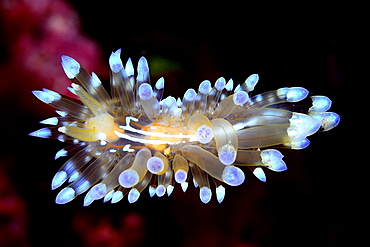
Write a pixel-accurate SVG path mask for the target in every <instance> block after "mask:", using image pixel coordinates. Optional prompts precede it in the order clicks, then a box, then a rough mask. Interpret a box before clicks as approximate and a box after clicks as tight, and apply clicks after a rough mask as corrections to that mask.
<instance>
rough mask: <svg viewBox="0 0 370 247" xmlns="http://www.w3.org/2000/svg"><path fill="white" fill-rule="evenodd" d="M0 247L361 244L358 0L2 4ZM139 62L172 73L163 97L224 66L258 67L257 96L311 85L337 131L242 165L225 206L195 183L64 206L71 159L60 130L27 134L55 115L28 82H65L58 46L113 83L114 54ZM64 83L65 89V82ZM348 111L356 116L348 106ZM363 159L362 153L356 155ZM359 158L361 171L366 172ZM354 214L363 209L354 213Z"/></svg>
mask: <svg viewBox="0 0 370 247" xmlns="http://www.w3.org/2000/svg"><path fill="white" fill-rule="evenodd" d="M0 4H1V24H2V25H1V36H0V38H1V41H0V55H1V61H0V62H1V63H0V80H1V81H0V87H1V90H0V91H1V92H0V106H1V108H0V112H1V114H2V117H1V119H2V121H1V124H0V127H1V130H2V138H1V139H2V140H3V146H2V148H1V150H0V178H1V179H0V198H1V199H0V246H1V245H4V246H41V245H49V246H50V245H53V246H149V245H161V246H243V247H247V246H248V247H250V246H253V247H256V246H262V247H263V246H354V245H355V243H356V241H358V240H359V238H358V235H360V233H359V232H358V231H357V226H360V223H361V222H358V221H357V220H358V219H361V217H362V216H361V215H357V214H356V213H358V212H360V207H361V206H360V205H359V203H358V202H357V199H358V194H356V191H358V188H359V187H360V186H359V185H357V181H358V177H359V175H358V173H360V172H361V168H359V167H358V166H357V164H360V165H363V166H366V165H367V164H366V162H367V161H357V158H356V157H357V156H358V155H360V154H356V152H357V151H355V148H356V147H352V146H353V145H354V144H359V143H356V140H355V139H354V138H355V135H354V134H352V132H350V131H353V129H352V128H351V129H350V121H354V119H353V113H352V112H353V111H354V110H355V108H357V107H359V106H358V104H356V103H358V101H357V99H356V95H355V94H354V93H355V91H356V90H358V89H359V88H360V87H358V83H359V82H361V81H363V79H362V78H360V76H359V75H358V73H356V72H357V71H360V70H361V69H362V65H361V62H360V61H361V57H362V56H363V55H362V45H363V44H362V43H363V39H362V38H361V34H362V33H364V30H366V29H363V28H362V27H361V25H362V23H363V21H362V16H361V14H360V13H359V12H358V11H359V10H360V9H361V8H360V7H353V6H352V7H353V8H348V6H338V5H337V4H329V5H322V6H316V5H308V4H307V5H306V4H300V5H297V6H291V5H288V4H287V5H284V4H282V3H279V4H276V3H275V4H273V5H270V4H269V3H260V4H259V5H257V4H251V3H249V2H247V3H241V4H239V5H235V4H233V3H232V2H230V3H229V2H222V4H220V5H215V4H211V5H209V4H208V5H206V4H202V3H200V2H198V3H196V4H192V3H188V2H184V3H176V4H173V5H171V6H168V5H159V4H158V3H156V2H152V3H150V4H146V3H144V2H139V3H137V4H132V3H130V2H121V1H105V2H96V3H92V1H69V2H65V1H62V0H58V1H47V0H39V1H34V2H28V1H21V0H17V1H5V0H2V1H0ZM118 48H122V53H121V54H122V55H121V57H122V60H123V61H125V60H126V59H127V58H128V57H131V58H132V60H133V62H134V64H135V65H136V63H137V61H138V59H139V58H140V57H141V56H142V55H145V57H146V58H147V59H148V62H149V66H150V68H151V75H152V82H155V81H156V80H157V79H158V78H159V77H161V76H164V77H165V82H166V84H165V96H168V95H172V96H175V97H180V96H181V97H182V95H183V93H184V92H185V91H186V89H187V88H189V87H191V88H194V89H197V87H198V85H199V83H200V82H201V81H203V80H205V79H209V80H210V81H211V82H212V83H214V82H215V81H216V79H217V78H218V77H220V76H224V77H225V78H226V79H229V78H233V80H234V82H235V83H242V82H244V80H245V79H246V78H247V77H248V76H249V75H250V74H252V73H258V74H259V76H260V81H259V83H258V84H257V86H256V88H255V94H257V93H262V92H265V91H268V90H273V89H277V88H280V87H284V86H302V87H305V88H307V89H308V90H309V91H310V92H311V93H312V94H318V95H326V96H328V97H329V98H330V99H332V101H333V106H332V109H331V111H334V112H337V113H338V114H339V115H341V117H342V119H341V123H340V124H339V126H338V127H336V128H335V129H333V130H331V131H329V132H326V133H320V134H317V135H314V136H312V137H310V140H311V145H310V146H309V147H308V148H306V149H305V150H302V151H291V150H287V151H283V154H284V155H285V158H284V160H285V161H286V163H287V165H288V170H287V171H285V172H283V173H274V172H270V171H266V174H267V182H266V183H262V182H260V181H257V179H255V178H254V176H253V175H252V174H251V173H248V172H246V178H247V179H246V181H245V182H244V184H243V185H241V186H239V187H233V188H231V187H227V188H226V197H225V200H224V202H223V203H222V204H218V203H217V201H216V199H215V196H214V197H213V198H212V200H211V202H210V203H208V204H207V205H204V204H203V203H202V202H201V201H200V200H199V196H198V193H199V191H198V189H195V188H194V187H193V185H190V184H189V189H188V191H187V192H186V193H183V192H182V191H181V189H180V187H179V186H176V187H175V190H174V192H173V194H172V195H171V196H170V197H167V196H164V197H163V198H157V197H154V198H149V195H148V193H147V191H146V190H145V191H144V192H143V193H142V195H141V197H140V199H139V200H138V201H137V202H136V203H134V204H132V205H131V204H129V203H128V202H127V199H126V198H124V199H123V200H122V201H121V202H119V203H117V204H113V205H112V204H110V203H106V204H103V203H102V202H101V201H98V202H94V203H93V204H92V205H91V206H89V207H87V208H84V207H83V206H82V202H83V196H80V197H78V198H76V199H75V200H74V201H72V202H70V203H68V204H67V205H56V204H55V203H54V200H55V196H56V195H57V192H58V191H59V190H58V191H51V189H50V184H51V179H52V178H53V176H54V174H55V173H56V172H57V170H58V169H59V167H60V166H61V165H62V164H63V163H64V162H65V160H66V158H64V159H63V158H61V159H59V160H56V161H54V155H55V152H56V151H58V150H59V149H61V148H63V147H65V145H64V144H63V143H59V142H57V141H55V140H43V139H37V138H33V137H29V136H28V135H27V134H28V133H30V132H32V131H34V130H36V129H39V128H41V125H40V124H38V122H39V121H40V120H42V119H45V118H48V117H50V116H54V115H55V113H54V112H53V110H52V109H50V108H49V107H48V106H46V105H44V104H42V103H41V102H38V101H37V99H36V98H34V97H33V96H32V94H31V93H30V91H31V90H37V89H40V88H42V87H46V88H49V89H52V90H55V91H58V92H62V93H66V91H65V87H66V86H68V85H69V81H68V80H67V79H66V78H65V75H64V73H63V71H62V69H61V66H60V64H59V63H60V62H59V59H60V58H59V55H61V54H65V55H70V56H72V57H74V58H75V59H77V60H78V61H79V62H80V63H81V64H82V65H83V66H84V67H85V68H86V69H87V70H88V71H92V70H93V71H95V72H96V73H97V74H98V75H99V76H100V77H101V79H102V80H104V81H106V82H108V80H109V79H108V58H109V55H110V53H111V52H112V51H115V50H117V49H118ZM63 90H64V91H63ZM351 113H352V114H351ZM361 163H362V164H361ZM357 169H358V170H357ZM355 215H356V216H355Z"/></svg>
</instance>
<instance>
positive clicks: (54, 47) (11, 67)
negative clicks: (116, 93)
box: [0, 0, 108, 112]
mask: <svg viewBox="0 0 370 247" xmlns="http://www.w3.org/2000/svg"><path fill="white" fill-rule="evenodd" d="M0 18H1V19H0V20H1V26H2V28H3V30H4V32H3V40H4V41H3V42H4V44H5V49H6V54H7V56H8V58H7V59H6V61H5V63H3V64H1V65H0V73H1V74H2V82H1V84H0V97H4V96H5V95H8V94H9V95H11V94H14V93H15V92H16V93H17V95H19V96H20V97H21V98H22V99H23V102H22V103H24V102H29V101H28V100H31V97H32V96H31V93H30V91H31V90H32V89H35V88H40V87H48V88H50V89H52V90H55V91H58V92H62V93H63V94H67V95H69V96H72V94H71V93H70V92H69V91H68V90H67V89H66V86H67V85H68V84H67V83H68V80H67V79H66V78H65V76H64V74H63V70H62V69H61V66H60V62H59V61H60V57H59V56H60V55H62V54H72V55H73V56H74V57H77V58H79V59H80V60H81V62H83V63H84V64H85V65H86V68H89V69H93V70H94V72H96V73H98V74H99V75H102V77H103V78H104V75H107V71H108V70H107V69H106V67H105V65H104V64H103V63H101V62H100V61H102V60H103V59H102V53H101V51H100V48H99V46H98V44H97V43H96V42H95V41H94V40H92V39H91V38H89V37H86V36H85V35H83V34H82V31H81V27H80V21H79V17H78V14H77V12H76V11H75V10H74V9H73V8H72V6H71V5H70V4H68V3H67V2H66V1H64V0H53V1H50V0H37V1H26V0H14V1H13V0H0ZM20 88H21V91H20ZM32 99H33V98H32ZM31 105H32V104H31ZM24 106H25V107H30V104H24ZM27 110H30V111H32V110H33V111H34V110H35V108H34V107H32V108H30V109H27ZM37 112H39V109H38V111H37Z"/></svg>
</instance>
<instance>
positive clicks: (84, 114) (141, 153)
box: [30, 50, 340, 206]
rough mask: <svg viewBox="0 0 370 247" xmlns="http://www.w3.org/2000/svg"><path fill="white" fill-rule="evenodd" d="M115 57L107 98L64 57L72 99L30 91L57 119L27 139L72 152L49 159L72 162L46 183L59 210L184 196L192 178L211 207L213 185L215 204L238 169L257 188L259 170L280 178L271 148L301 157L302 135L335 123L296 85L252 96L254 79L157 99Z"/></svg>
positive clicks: (143, 78)
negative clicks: (176, 192) (52, 142)
mask: <svg viewBox="0 0 370 247" xmlns="http://www.w3.org/2000/svg"><path fill="white" fill-rule="evenodd" d="M120 53H121V50H118V51H116V52H113V53H112V55H111V57H110V59H109V65H110V72H111V79H110V88H111V93H110V95H109V94H108V93H107V92H106V90H105V89H104V87H103V85H102V83H101V81H100V80H99V78H98V77H97V75H96V74H94V73H92V74H89V73H88V72H87V71H86V70H85V69H84V68H82V67H81V65H80V64H79V63H78V62H77V61H76V60H74V59H73V58H71V57H68V56H62V67H63V69H64V72H65V73H66V75H67V77H68V78H69V79H71V80H72V87H71V88H69V89H70V91H71V92H72V93H74V94H75V95H77V96H78V98H79V100H80V101H79V100H76V99H73V98H70V97H67V96H63V95H60V94H58V93H56V92H54V91H51V90H48V89H43V90H42V91H33V94H34V95H35V96H36V97H37V98H38V99H39V100H41V101H43V102H44V103H47V104H49V105H51V106H53V107H55V108H57V109H58V110H57V111H56V112H57V113H58V115H59V116H58V117H51V118H48V119H46V120H43V121H41V123H43V124H47V125H50V127H46V128H42V129H40V130H37V131H35V132H32V133H31V134H30V135H31V136H36V137H41V138H56V139H58V140H59V141H62V142H66V143H69V144H71V145H70V146H68V147H66V148H63V149H62V150H60V151H58V152H57V153H56V156H55V158H56V159H57V158H59V157H65V156H69V155H73V156H72V157H71V158H70V159H69V160H68V161H67V162H65V163H64V165H63V166H62V167H61V168H60V170H59V171H58V172H57V173H56V174H55V176H54V178H53V180H52V185H51V186H52V189H56V188H58V187H60V186H61V185H62V184H63V183H65V182H66V181H67V180H68V182H69V185H68V186H67V187H65V188H64V189H62V190H61V191H60V192H59V194H58V195H57V197H56V203H58V204H64V203H67V202H69V201H71V200H73V199H74V198H75V197H76V196H78V195H80V194H82V193H84V192H86V191H88V192H87V193H86V196H85V199H84V205H85V206H87V205H89V204H91V203H92V202H93V201H94V200H98V199H102V198H103V200H104V202H106V201H109V200H110V201H111V202H112V203H115V202H118V201H120V200H121V199H122V198H123V197H124V196H125V195H127V197H128V201H129V202H130V203H133V202H135V201H136V200H137V199H138V198H139V196H140V193H141V192H142V191H143V190H144V189H145V188H146V187H149V194H150V196H154V195H157V196H163V195H164V194H165V193H166V192H167V194H168V195H170V194H171V192H172V190H173V188H174V184H175V182H176V183H179V184H181V187H182V189H183V190H184V191H185V190H186V189H187V187H188V181H189V179H191V178H190V174H191V175H192V180H193V182H194V185H195V186H196V187H199V188H200V194H199V195H200V199H201V201H202V202H203V203H208V202H209V201H210V199H211V197H212V190H211V187H215V188H216V190H215V192H216V198H217V200H218V202H222V200H223V199H224V196H225V187H224V185H225V184H226V185H230V186H238V185H240V184H242V183H243V182H244V180H245V174H244V171H245V170H251V171H252V173H253V174H254V175H255V176H256V177H257V178H258V179H259V180H261V181H263V182H265V181H266V176H265V173H264V170H263V169H270V170H273V171H277V172H280V171H284V170H286V169H287V167H286V164H285V163H284V161H283V160H282V158H283V155H282V154H281V153H280V152H279V151H278V150H277V148H290V149H303V148H305V147H307V146H308V145H309V143H310V142H309V140H308V139H307V136H310V135H312V134H314V133H316V132H318V131H327V130H330V129H332V128H333V127H335V126H336V125H337V124H338V123H339V119H340V117H339V115H337V114H336V113H333V112H327V110H328V109H329V108H330V106H331V100H330V99H329V98H327V97H325V96H312V97H310V98H306V97H307V95H308V91H307V90H306V89H304V88H302V87H291V88H280V89H278V90H275V91H270V92H266V93H262V94H259V95H256V96H251V92H252V91H253V89H254V87H255V85H256V83H257V82H258V79H259V77H258V75H257V74H253V75H251V76H249V77H248V78H247V79H246V81H245V82H244V83H243V84H241V85H237V86H236V87H235V89H234V86H233V81H232V80H231V79H230V80H229V81H228V82H226V80H225V79H224V78H223V77H221V78H219V79H218V80H217V81H216V82H215V84H214V86H213V87H212V86H211V83H210V81H208V80H206V81H203V82H202V83H201V84H200V86H199V89H198V91H195V90H194V89H188V90H187V91H186V92H185V94H184V96H183V98H182V99H177V100H176V99H175V98H173V97H171V96H169V97H167V98H165V99H162V95H163V90H164V79H163V78H160V79H159V80H158V81H157V82H156V83H155V85H154V87H152V86H151V85H150V79H149V67H148V63H147V61H146V59H145V58H144V57H142V58H141V59H140V60H139V62H138V66H137V74H136V78H135V76H134V67H133V64H132V62H131V59H128V61H127V63H126V65H125V66H123V64H122V61H121V59H120ZM297 102H300V103H297ZM212 181H213V182H214V185H211V184H212Z"/></svg>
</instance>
